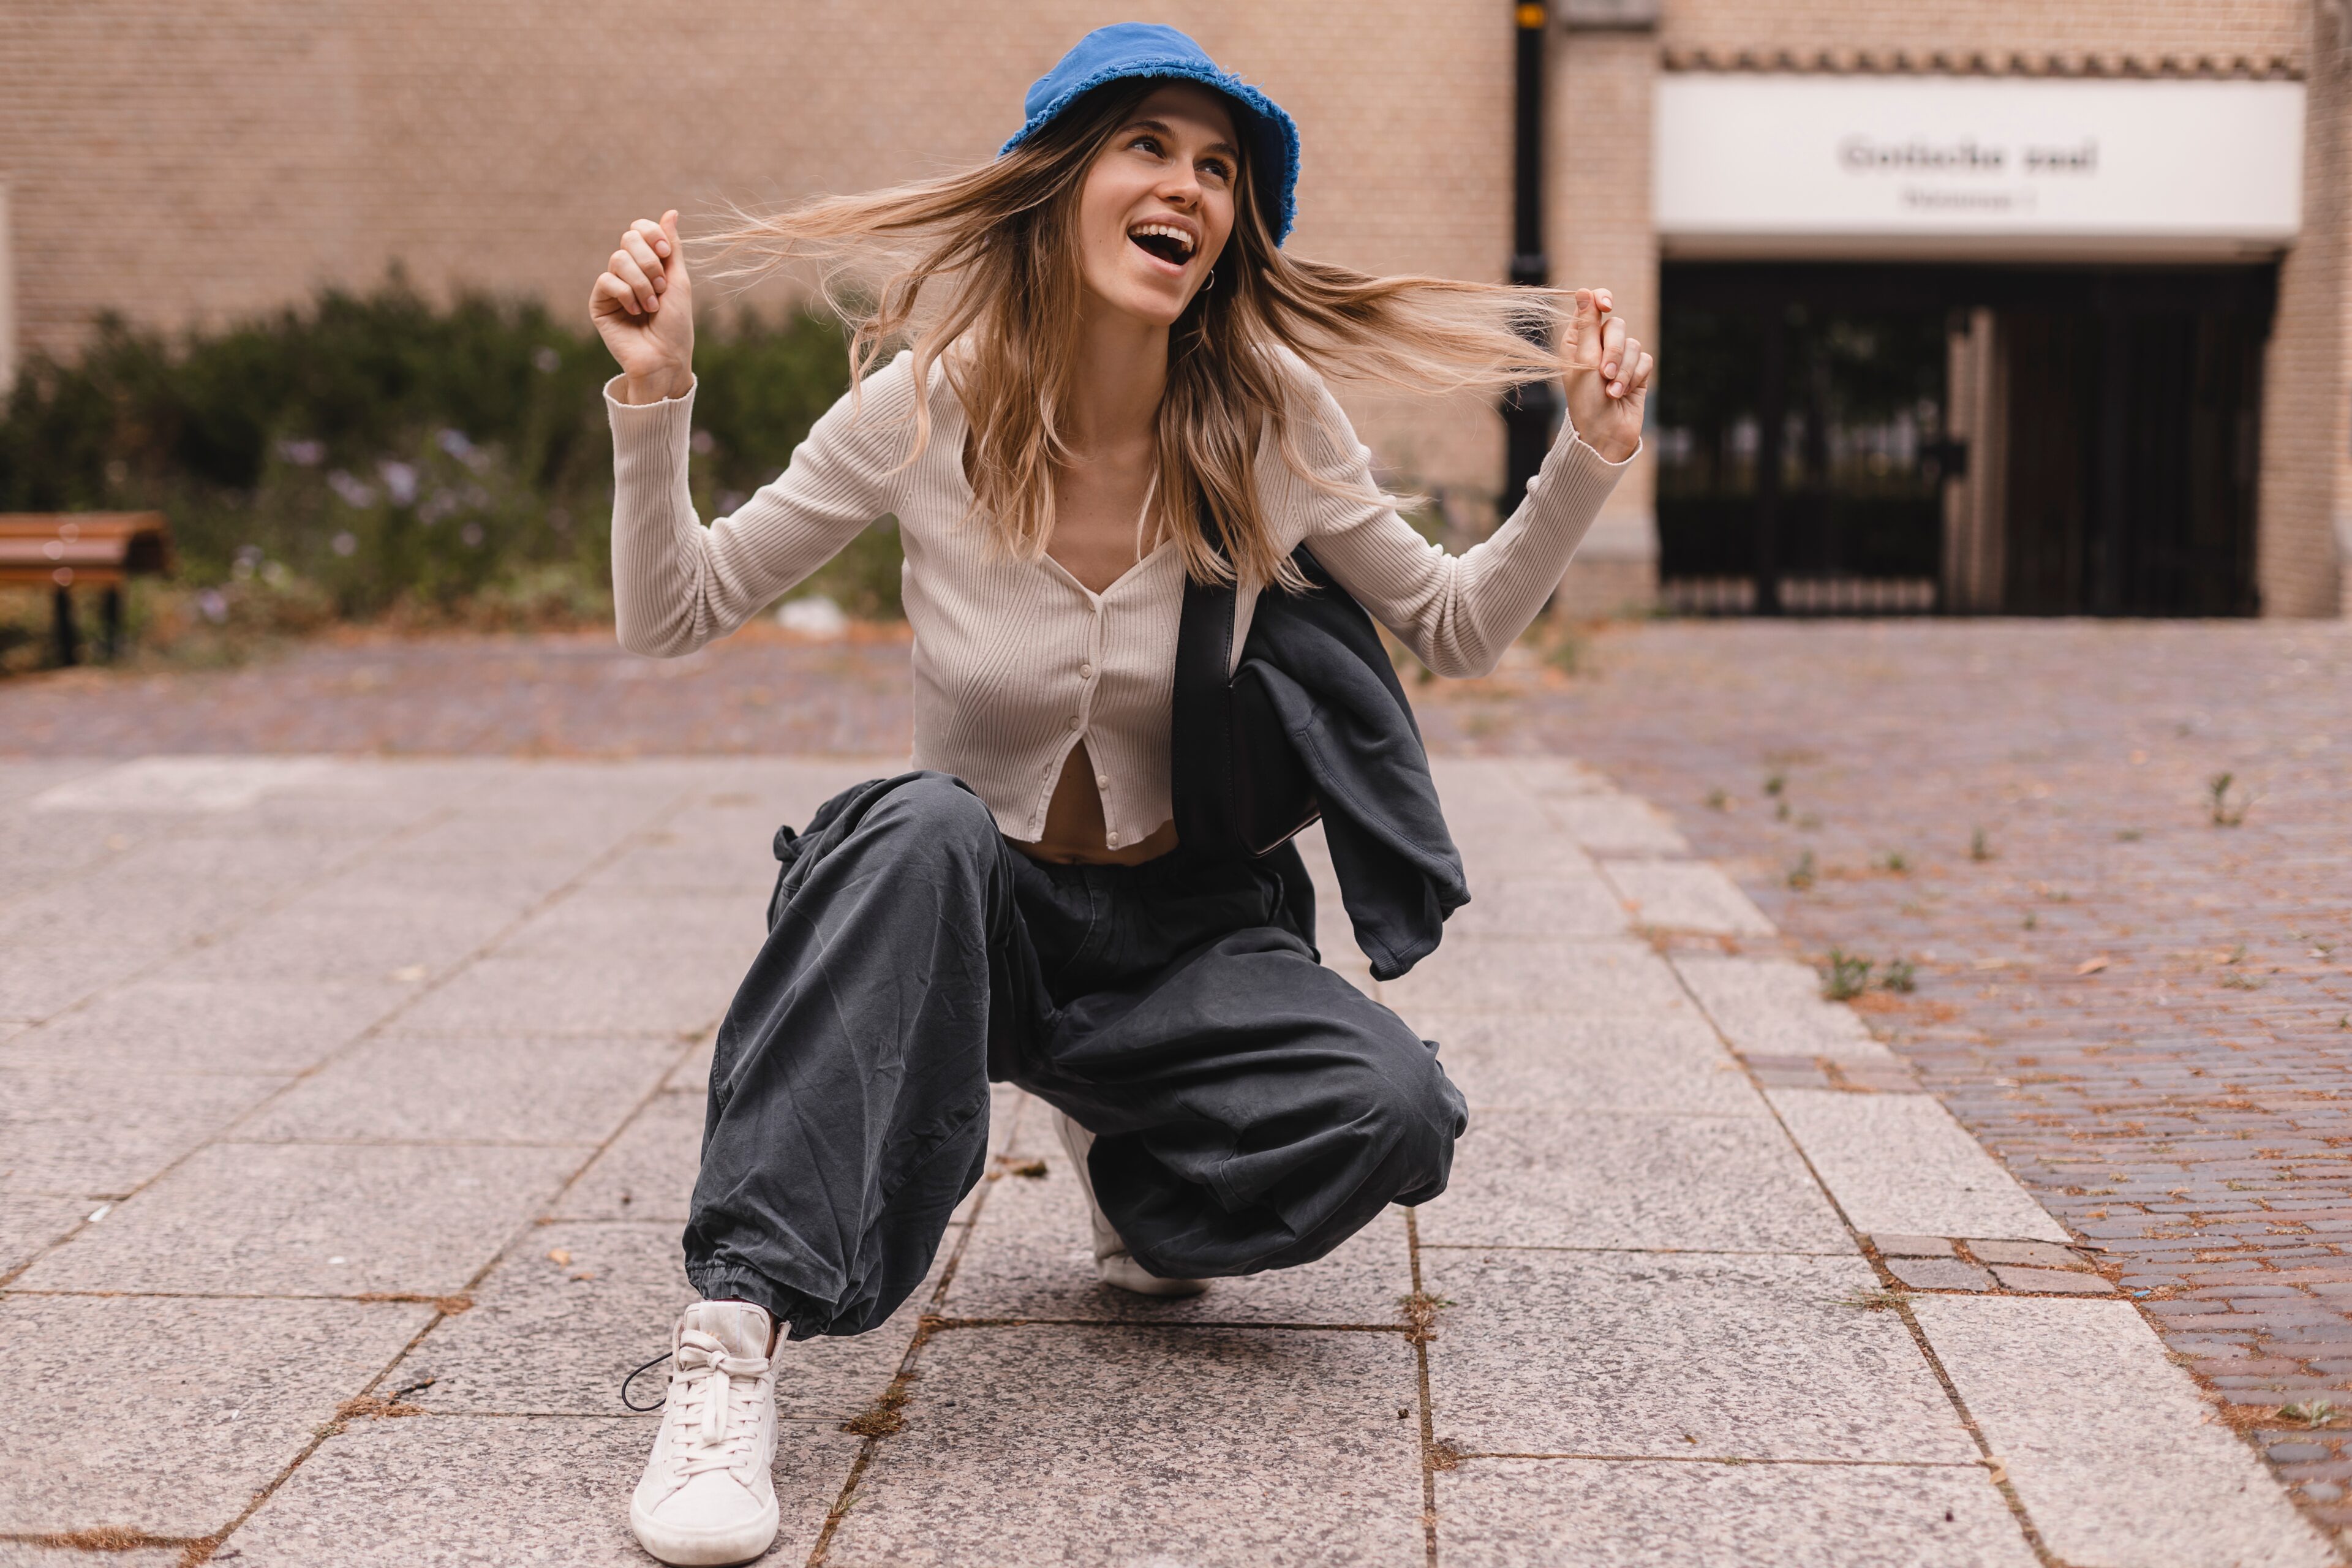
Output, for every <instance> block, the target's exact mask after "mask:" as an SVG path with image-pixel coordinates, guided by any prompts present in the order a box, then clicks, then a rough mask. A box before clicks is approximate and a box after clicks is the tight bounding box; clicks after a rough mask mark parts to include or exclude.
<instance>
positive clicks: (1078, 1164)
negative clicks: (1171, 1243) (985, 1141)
mask: <svg viewBox="0 0 2352 1568" xmlns="http://www.w3.org/2000/svg"><path fill="white" fill-rule="evenodd" d="M1054 1125H1055V1128H1056V1130H1058V1131H1060V1133H1061V1134H1062V1148H1063V1150H1064V1152H1066V1153H1067V1154H1068V1155H1069V1156H1070V1168H1071V1169H1072V1170H1073V1171H1075V1172H1076V1173H1077V1177H1078V1191H1080V1192H1082V1193H1084V1194H1087V1215H1090V1216H1091V1217H1092V1218H1093V1220H1094V1231H1095V1272H1096V1273H1097V1274H1099V1275H1101V1276H1102V1282H1103V1283H1104V1284H1106V1285H1116V1286H1118V1288H1119V1289H1122V1290H1132V1291H1134V1292H1135V1293H1136V1294H1137V1295H1139V1296H1198V1295H1199V1294H1201V1293H1202V1291H1203V1290H1206V1289H1208V1288H1209V1281H1207V1280H1206V1279H1161V1278H1160V1276H1159V1275H1157V1274H1154V1273H1152V1272H1150V1270H1149V1269H1147V1268H1144V1267H1143V1265H1142V1264H1140V1263H1138V1262H1137V1261H1136V1260H1135V1258H1133V1257H1132V1256H1131V1255H1130V1254H1129V1252H1128V1250H1127V1243H1126V1242H1124V1241H1122V1240H1120V1239H1119V1235H1118V1231H1117V1230H1115V1229H1113V1228H1112V1227H1111V1223H1110V1221H1109V1219H1108V1218H1107V1217H1105V1215H1104V1214H1103V1212H1102V1205H1100V1204H1098V1203H1097V1202H1095V1178H1094V1173H1092V1172H1091V1171H1089V1170H1087V1153H1088V1152H1091V1151H1092V1150H1093V1148H1094V1146H1095V1135H1094V1134H1093V1133H1091V1132H1089V1131H1087V1130H1086V1129H1085V1128H1084V1127H1081V1126H1079V1125H1078V1124H1077V1123H1076V1121H1072V1120H1071V1119H1070V1118H1068V1117H1067V1116H1065V1115H1063V1114H1062V1113H1061V1112H1060V1111H1058V1110H1056V1111H1055V1112H1054Z"/></svg>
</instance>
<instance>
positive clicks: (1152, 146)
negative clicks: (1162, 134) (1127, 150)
mask: <svg viewBox="0 0 2352 1568" xmlns="http://www.w3.org/2000/svg"><path fill="white" fill-rule="evenodd" d="M1128 145H1129V147H1132V148H1140V149H1143V150H1145V151H1149V152H1152V153H1157V152H1159V151H1160V138H1159V137H1157V136H1139V137H1137V138H1136V139H1135V140H1134V141H1132V142H1129V143H1128Z"/></svg>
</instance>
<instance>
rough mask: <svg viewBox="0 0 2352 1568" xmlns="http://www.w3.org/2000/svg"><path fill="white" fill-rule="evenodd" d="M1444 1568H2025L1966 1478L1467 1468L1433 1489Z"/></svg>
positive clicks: (1575, 1466)
mask: <svg viewBox="0 0 2352 1568" xmlns="http://www.w3.org/2000/svg"><path fill="white" fill-rule="evenodd" d="M1437 1506H1438V1509H1439V1510H1440V1511H1441V1512H1442V1513H1443V1514H1444V1518H1445V1520H1446V1521H1447V1528H1446V1533H1445V1556H1444V1561H1445V1563H1446V1564H1447V1568H1690V1565H1691V1564H1694V1563H1809V1564H1812V1563H1818V1564H1823V1565H1829V1564H1834V1565H1835V1568H2033V1564H2034V1563H2035V1558H2034V1555H2033V1551H2032V1548H2031V1547H2029V1546H2028V1545H2027V1544H2026V1543H2025V1540H2024V1537H2022V1536H2021V1535H2020V1534H2019V1533H2018V1530H2017V1521H2015V1520H2014V1519H2012V1518H2011V1516H2010V1512H2009V1509H2008V1506H2007V1505H2006V1504H2005V1503H2003V1501H2002V1500H2001V1496H2000V1491H1999V1490H1997V1489H1995V1488H1994V1486H1993V1485H1992V1482H1991V1480H1990V1477H1989V1476H1988V1475H1987V1473H1986V1472H1985V1471H1983V1470H1981V1469H1978V1468H1974V1467H1968V1468H1924V1467H1909V1466H1893V1465H1742V1466H1729V1465H1705V1464H1671V1463H1663V1462H1656V1461H1633V1462H1623V1461H1620V1462H1614V1463H1604V1462H1601V1461H1597V1460H1591V1459H1474V1460H1470V1461H1468V1462H1466V1463H1465V1464H1464V1465H1463V1466H1462V1467H1461V1468H1459V1469H1456V1470H1452V1471H1448V1472H1446V1473H1444V1474H1442V1475H1440V1476H1439V1477H1438V1478H1437Z"/></svg>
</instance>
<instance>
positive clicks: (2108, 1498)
mask: <svg viewBox="0 0 2352 1568" xmlns="http://www.w3.org/2000/svg"><path fill="white" fill-rule="evenodd" d="M1914 1310H1916V1313H1917V1314H1918V1319H1919V1322H1920V1325H1921V1327H1923V1328H1925V1329H1926V1330H1927V1339H1928V1342H1930V1343H1931V1344H1933V1345H1934V1346H1935V1348H1936V1354H1937V1359H1939V1360H1940V1361H1941V1362H1942V1363H1943V1364H1944V1367H1945V1370H1946V1371H1948V1373H1950V1374H1951V1378H1952V1382H1953V1384H1954V1385H1955V1386H1956V1387H1958V1390H1959V1394H1960V1397H1961V1398H1962V1399H1963V1400H1965V1401H1967V1402H1968V1406H1969V1412H1970V1413H1971V1414H1972V1415H1975V1416H1976V1418H1977V1420H1978V1421H1979V1423H1980V1424H1981V1425H1982V1426H1983V1427H1984V1431H1985V1436H1986V1438H1987V1440H1988V1441H1990V1443H1991V1444H1992V1446H1993V1451H1994V1452H1995V1453H1996V1454H1998V1455H1999V1456H2000V1459H2001V1462H2002V1464H2003V1465H2005V1466H2006V1467H2007V1468H2008V1471H2009V1476H2010V1480H2011V1484H2013V1485H2014V1486H2015V1487H2016V1488H2017V1492H2018V1496H2019V1497H2020V1498H2021V1500H2023V1502H2024V1504H2025V1507H2026V1509H2027V1510H2028V1511H2030V1512H2031V1513H2032V1516H2033V1521H2034V1523H2035V1524H2036V1525H2037V1526H2039V1527H2040V1529H2041V1531H2042V1539H2043V1540H2045V1541H2046V1542H2049V1545H2050V1549H2051V1551H2052V1552H2055V1553H2056V1554H2057V1555H2058V1557H2059V1558H2060V1559H2062V1560H2063V1561H2065V1562H2068V1563H2084V1564H2105V1563H2119V1564H2120V1563H2128V1564H2132V1565H2134V1568H2137V1565H2140V1564H2146V1565H2147V1568H2208V1565H2210V1564H2217V1563H2219V1564H2228V1565H2229V1568H2319V1565H2321V1564H2324V1563H2334V1562H2336V1561H2338V1559H2337V1557H2336V1553H2335V1552H2331V1551H2330V1550H2329V1549H2328V1547H2327V1545H2326V1543H2325V1542H2322V1541H2321V1540H2320V1538H2319V1534H2318V1532H2317V1531H2315V1530H2313V1529H2312V1527H2311V1526H2310V1525H2309V1524H2308V1523H2307V1522H2305V1521H2304V1520H2303V1519H2302V1518H2300V1517H2299V1516H2298V1515H2297V1514H2296V1513H2295V1510H2294V1505H2293V1504H2292V1503H2290V1502H2289V1501H2288V1500H2287V1499H2286V1495H2285V1493H2284V1491H2282V1490H2281V1489H2280V1488H2279V1486H2278V1484H2277V1483H2276V1482H2275V1481H2273V1479H2271V1477H2270V1476H2269V1475H2268V1474H2267V1473H2266V1472H2265V1471H2264V1470H2263V1465H2262V1461H2261V1460H2260V1459H2258V1458H2255V1456H2254V1454H2253V1452H2252V1450H2251V1449H2249V1448H2248V1447H2246V1446H2245V1445H2244V1444H2243V1443H2242V1442H2241V1441H2239V1439H2238V1438H2237V1437H2236V1436H2233V1435H2232V1434H2231V1432H2230V1431H2229V1430H2228V1429H2227V1428H2226V1427H2223V1426H2220V1425H2218V1424H2216V1423H2215V1422H2214V1420H2213V1417H2212V1411H2211V1409H2210V1406H2208V1405H2206V1404H2205V1403H2204V1401H2202V1400H2201V1399H2200V1398H2199V1397H2198V1393H2197V1385H2196V1384H2194V1383H2193V1382H2191V1381H2190V1379H2189V1375H2188V1374H2187V1373H2184V1372H2182V1371H2181V1370H2180V1369H2179V1367H2177V1366H2174V1365H2173V1364H2172V1363H2171V1362H2169V1361H2168V1359H2167V1358H2166V1356H2165V1353H2164V1347H2163V1344H2162V1342H2160V1341H2158V1339H2157V1337H2156V1334H2155V1332H2154V1331H2152V1330H2150V1329H2149V1327H2148V1326H2147V1321H2146V1320H2144V1319H2142V1318H2141V1317H2140V1316H2139V1314H2138V1313H2137V1312H2135V1311H2134V1310H2132V1309H2131V1308H2130V1307H2129V1306H2127V1305H2126V1304H2125V1303H2123V1302H2120V1301H2051V1300H2000V1299H1997V1298H1996V1299H1979V1300H1970V1299H1968V1298H1964V1297H1957V1296H1938V1297H1934V1298H1930V1299H1927V1300H1921V1301H1919V1302H1918V1303H1917V1304H1916V1307H1915V1309H1914ZM2089 1390H2096V1391H2097V1397H2095V1398H2090V1399H2086V1398H2084V1393H2085V1391H2089Z"/></svg>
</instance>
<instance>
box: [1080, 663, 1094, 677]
mask: <svg viewBox="0 0 2352 1568" xmlns="http://www.w3.org/2000/svg"><path fill="white" fill-rule="evenodd" d="M1094 678H1095V667H1094V666H1093V665H1091V664H1082V665H1080V666H1078V679H1081V680H1092V679H1094Z"/></svg>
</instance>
